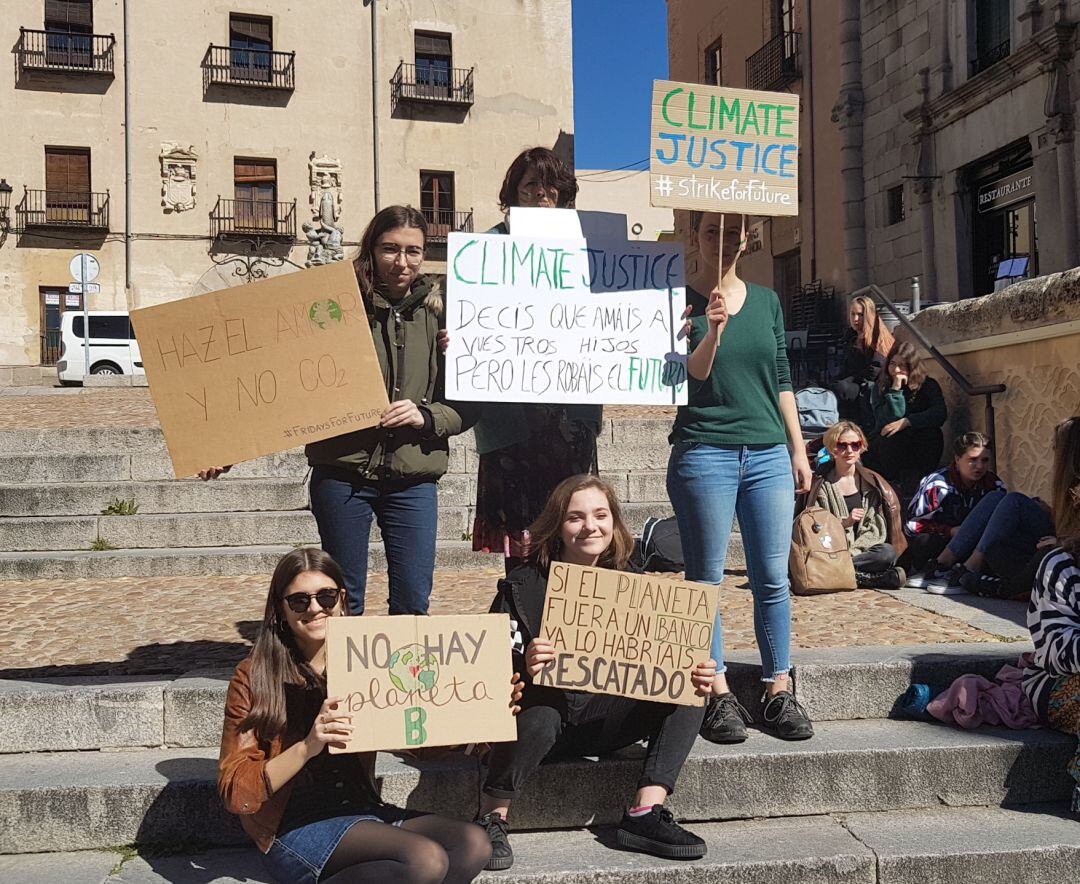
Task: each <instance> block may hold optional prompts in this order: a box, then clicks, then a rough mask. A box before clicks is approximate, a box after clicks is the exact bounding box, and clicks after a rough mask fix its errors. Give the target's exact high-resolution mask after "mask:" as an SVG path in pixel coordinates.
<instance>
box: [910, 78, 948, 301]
mask: <svg viewBox="0 0 1080 884" xmlns="http://www.w3.org/2000/svg"><path fill="white" fill-rule="evenodd" d="M919 97H920V99H921V101H920V113H919V119H918V121H917V122H916V124H915V135H914V137H913V138H912V141H913V142H914V145H915V162H914V163H913V168H912V174H911V184H912V190H913V191H914V193H915V197H916V199H918V201H919V228H920V230H919V233H920V237H921V245H922V262H923V267H922V282H923V290H924V291H925V292H926V293H927V297H928V298H930V299H932V300H934V301H939V300H941V295H940V292H939V290H938V278H937V256H936V255H935V254H934V250H935V247H936V242H937V238H936V237H935V236H934V181H935V176H934V168H935V165H936V164H935V163H934V159H933V153H934V141H933V138H934V136H933V134H932V132H931V129H930V107H929V103H930V69H929V68H923V69H922V70H920V71H919Z"/></svg>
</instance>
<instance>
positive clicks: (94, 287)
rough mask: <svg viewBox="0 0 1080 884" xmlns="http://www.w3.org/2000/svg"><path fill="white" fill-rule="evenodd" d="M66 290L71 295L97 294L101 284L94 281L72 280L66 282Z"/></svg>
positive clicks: (99, 292)
mask: <svg viewBox="0 0 1080 884" xmlns="http://www.w3.org/2000/svg"><path fill="white" fill-rule="evenodd" d="M68 291H69V292H71V293H72V294H73V295H80V294H85V295H99V294H101V286H100V285H98V283H96V282H72V283H68Z"/></svg>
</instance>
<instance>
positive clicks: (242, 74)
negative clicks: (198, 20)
mask: <svg viewBox="0 0 1080 884" xmlns="http://www.w3.org/2000/svg"><path fill="white" fill-rule="evenodd" d="M273 48H274V36H273V22H272V20H271V19H269V18H264V17H262V16H255V15H235V14H233V15H230V16H229V67H230V68H231V71H230V72H231V74H232V77H233V79H234V80H252V81H255V82H257V83H263V82H269V80H270V75H271V71H272V68H273V65H272V63H271V60H272V56H271V54H270V53H271V52H272V50H273Z"/></svg>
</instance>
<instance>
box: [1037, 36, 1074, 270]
mask: <svg viewBox="0 0 1080 884" xmlns="http://www.w3.org/2000/svg"><path fill="white" fill-rule="evenodd" d="M1072 36H1073V35H1072V33H1071V29H1070V33H1069V37H1070V38H1072ZM1072 45H1073V40H1072V39H1068V40H1060V41H1059V43H1058V47H1059V48H1058V51H1057V55H1056V57H1055V58H1054V59H1053V60H1052V61H1050V62H1048V63H1047V64H1045V65H1044V66H1043V70H1044V71H1045V72H1046V101H1045V103H1044V106H1043V111H1044V112H1045V113H1046V133H1047V136H1048V137H1049V138H1050V139H1052V140H1053V145H1054V147H1053V150H1054V153H1055V155H1056V156H1055V164H1056V173H1057V193H1058V195H1059V197H1060V201H1059V205H1058V213H1057V217H1056V218H1055V219H1054V220H1055V221H1056V222H1057V224H1058V225H1059V227H1060V235H1061V239H1062V242H1061V251H1060V256H1059V260H1060V261H1061V262H1062V264H1061V266H1060V267H1057V268H1056V269H1059V270H1065V269H1068V268H1071V267H1075V266H1077V264H1078V263H1080V258H1078V246H1077V241H1076V240H1077V235H1078V233H1077V230H1078V228H1077V225H1078V219H1077V214H1076V153H1075V147H1074V142H1075V129H1074V125H1073V122H1074V121H1073V107H1072V95H1071V91H1070V89H1069V68H1070V65H1071V62H1072V59H1073V49H1072Z"/></svg>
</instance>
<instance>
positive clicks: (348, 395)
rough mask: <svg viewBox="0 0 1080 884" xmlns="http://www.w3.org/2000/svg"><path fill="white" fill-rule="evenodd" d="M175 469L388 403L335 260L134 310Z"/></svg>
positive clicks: (364, 422) (234, 454)
mask: <svg viewBox="0 0 1080 884" xmlns="http://www.w3.org/2000/svg"><path fill="white" fill-rule="evenodd" d="M131 322H132V324H133V325H134V327H135V334H136V337H137V338H138V340H139V350H140V351H141V353H142V357H143V363H144V364H145V367H146V376H147V380H148V381H149V383H150V394H151V395H152V396H153V399H154V405H155V406H156V408H157V412H158V419H159V420H160V422H161V429H162V432H164V434H165V442H166V444H167V445H168V447H169V455H170V457H171V458H172V462H173V470H174V472H175V473H176V475H177V476H178V477H179V476H190V475H192V474H194V473H196V472H198V471H199V470H202V469H206V468H207V467H212V466H214V467H216V466H224V465H225V464H232V463H239V462H240V461H244V460H251V459H252V458H256V457H261V456H262V455H264V454H273V453H274V452H277V451H285V450H287V449H289V448H295V447H296V446H298V445H304V444H306V443H308V442H316V441H318V440H320V439H328V438H330V437H331V436H340V435H341V434H342V433H349V432H352V431H354V430H362V429H364V428H365V427H372V426H375V425H376V424H378V422H379V416H380V415H381V414H382V412H383V411H384V410H385V409H386V407H387V405H388V404H389V403H388V401H387V397H386V390H385V388H384V386H383V382H382V372H381V371H380V369H379V361H378V357H377V356H376V355H375V348H374V345H373V344H372V341H371V330H370V328H369V326H368V321H367V315H366V312H365V310H364V304H363V301H362V300H361V298H360V289H359V288H358V287H357V284H356V274H355V272H354V271H353V268H352V265H351V264H347V263H340V264H330V265H326V266H323V267H313V268H312V269H310V270H302V271H299V272H297V273H289V274H286V275H284V276H277V277H274V278H273V279H266V280H262V281H260V282H255V283H252V284H251V285H245V286H238V287H236V288H230V289H224V290H223V291H218V292H210V293H209V294H205V295H199V296H198V297H194V298H185V299H183V300H180V301H172V302H170V303H168V304H161V305H159V306H156V307H146V308H143V309H142V310H134V311H132V314H131Z"/></svg>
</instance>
